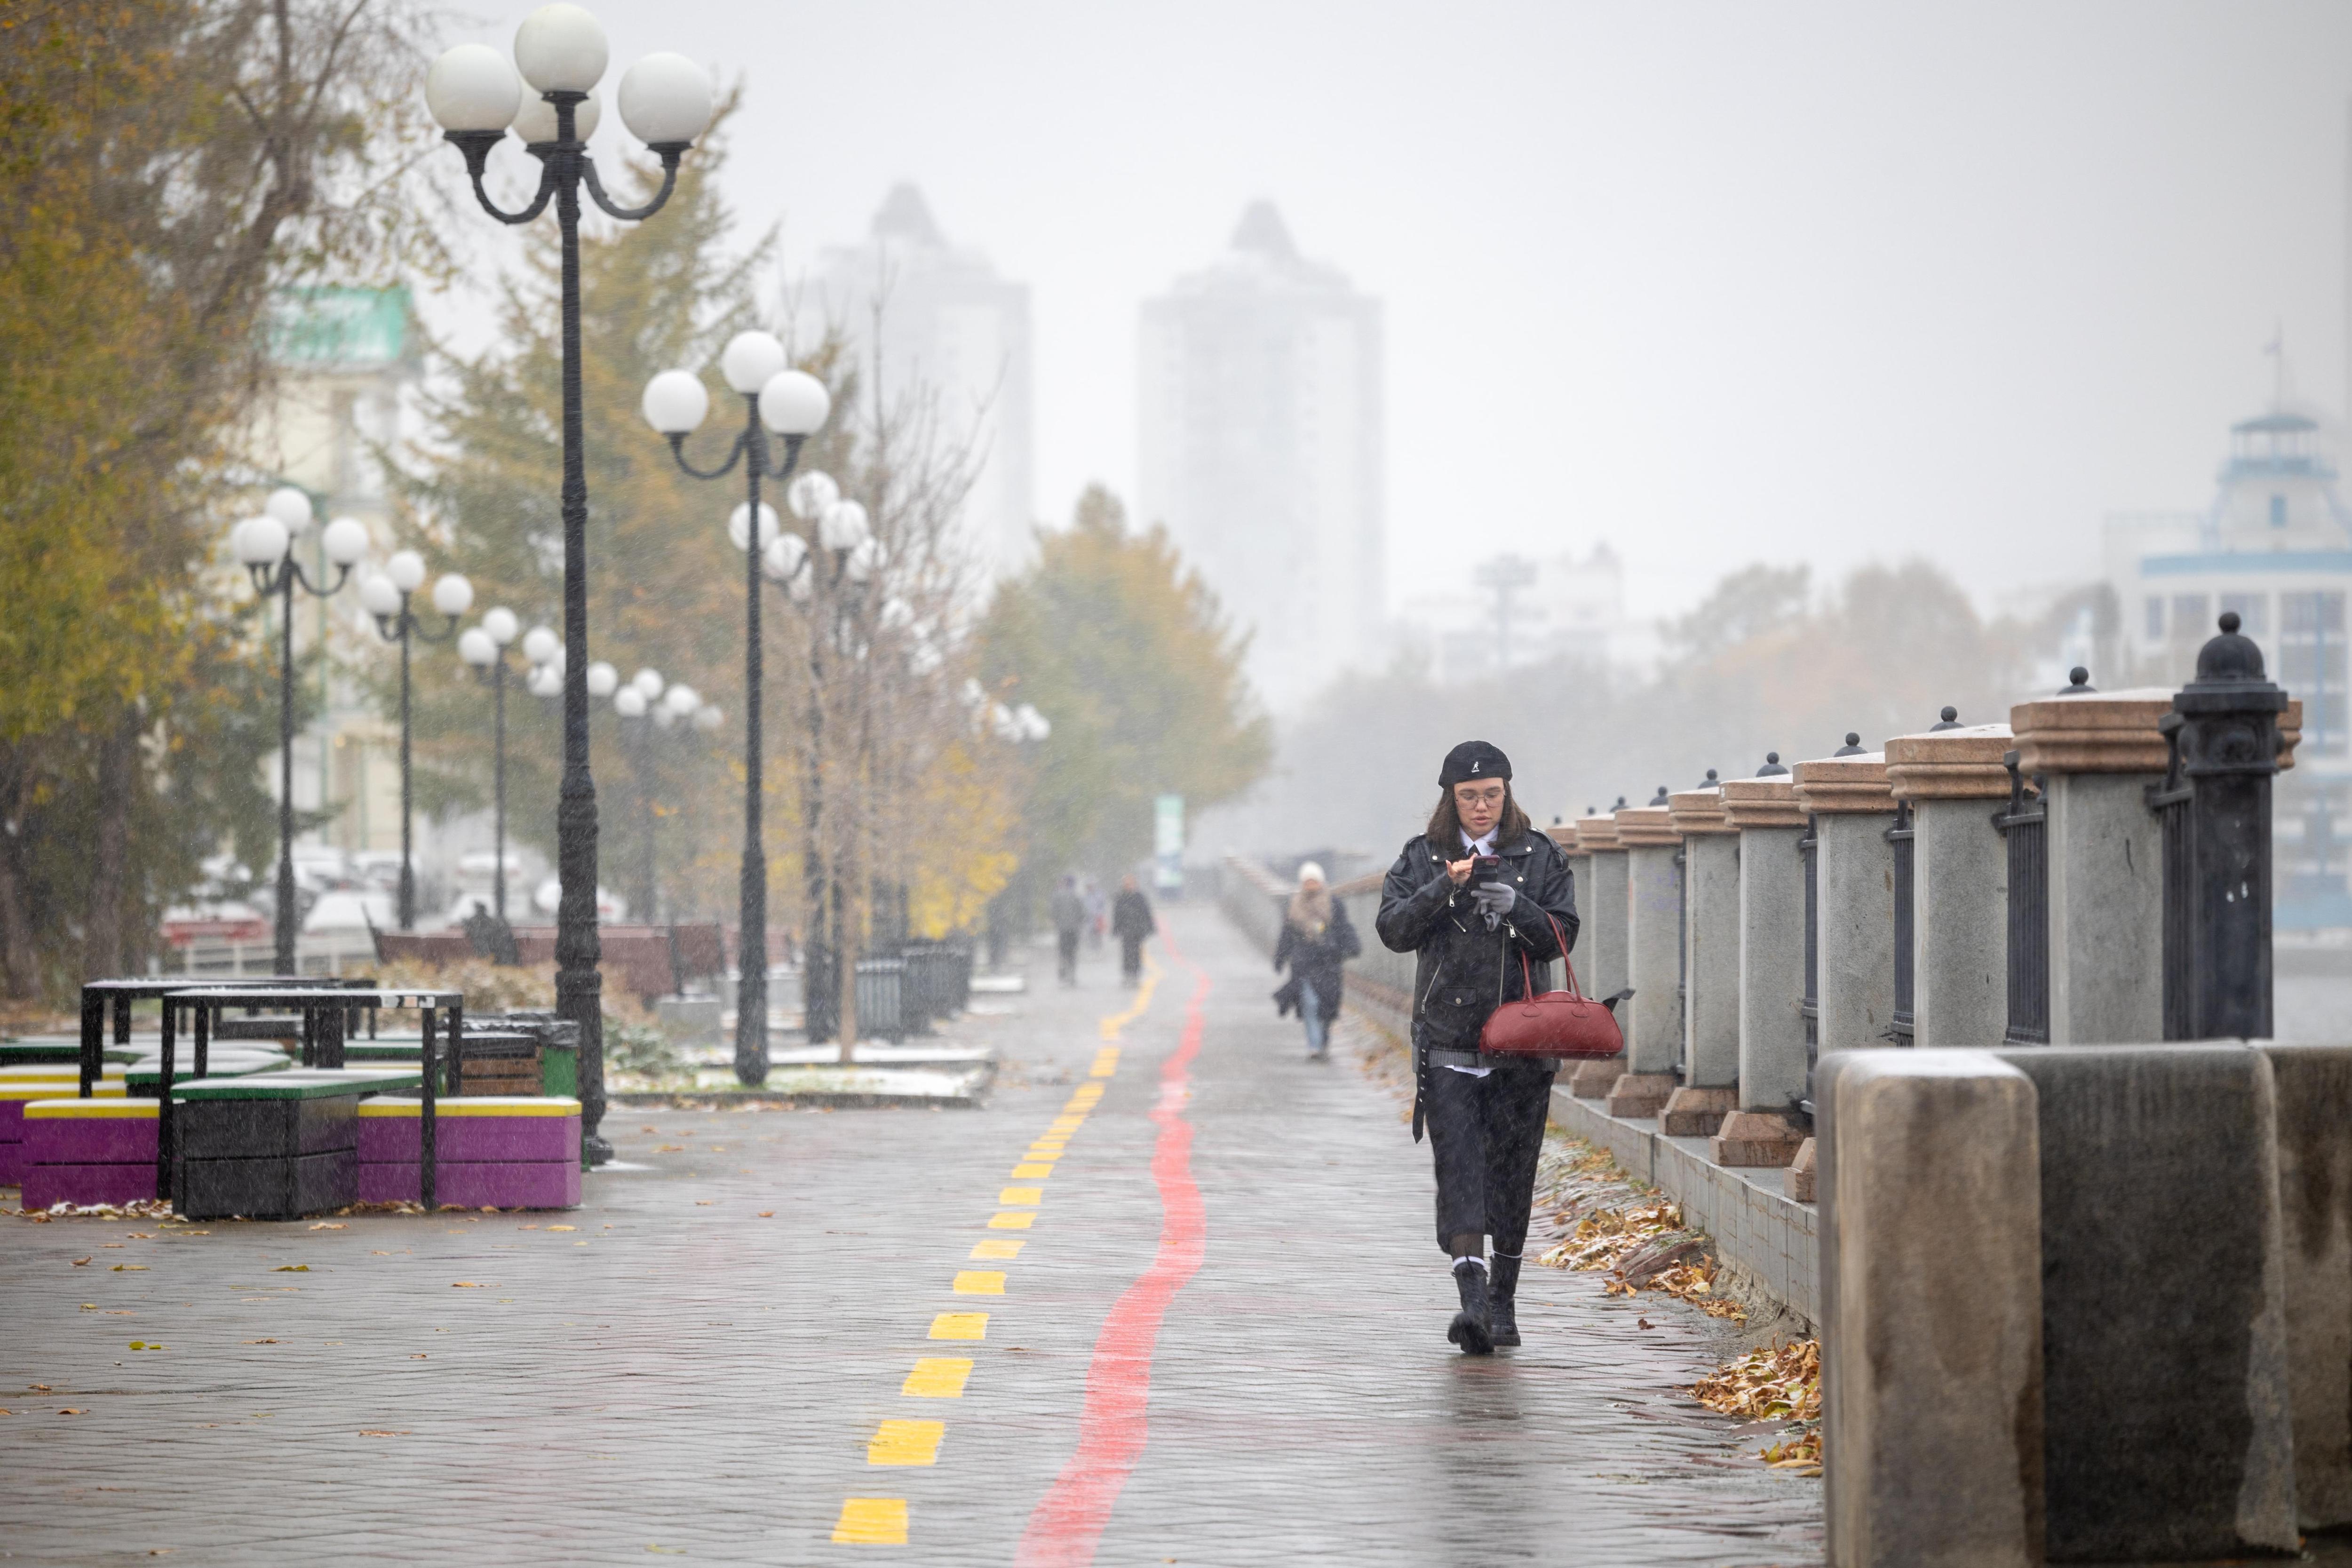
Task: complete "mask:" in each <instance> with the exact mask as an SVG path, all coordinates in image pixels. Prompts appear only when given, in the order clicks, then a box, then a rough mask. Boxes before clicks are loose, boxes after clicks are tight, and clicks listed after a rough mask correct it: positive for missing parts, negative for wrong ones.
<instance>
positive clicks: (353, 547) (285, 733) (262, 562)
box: [229, 486, 368, 974]
mask: <svg viewBox="0 0 2352 1568" xmlns="http://www.w3.org/2000/svg"><path fill="white" fill-rule="evenodd" d="M309 523H310V497H309V496H306V495H304V494H303V493H302V492H301V491H300V490H298V489H293V488H292V487H290V486H289V487H288V488H286V489H279V490H277V491H274V492H272V493H271V495H270V497H269V500H268V501H266V502H265V503H263V507H262V511H261V515H259V516H258V517H249V518H247V519H246V520H245V521H243V522H240V523H238V524H237V525H236V528H235V529H233V530H232V531H230V534H229V549H230V551H231V552H232V553H234V554H235V555H236V559H237V563H238V564H240V565H242V566H243V567H244V568H245V569H246V572H247V574H248V575H250V576H251V577H252V579H253V587H254V591H255V592H256V593H257V594H259V595H261V596H262V597H263V598H265V599H266V598H268V597H269V596H270V595H273V594H274V595H277V596H278V602H279V605H280V606H281V615H280V625H281V626H282V628H283V636H282V638H281V646H280V647H279V650H278V653H279V662H278V921H277V926H278V930H277V937H278V942H277V954H276V958H277V963H278V973H280V974H293V973H299V972H298V971H297V970H296V969H295V967H294V932H295V928H296V920H295V910H294V590H295V588H296V586H297V585H298V584H299V586H300V587H301V589H302V590H303V592H305V593H308V594H311V595H316V596H317V597H319V598H321V599H323V598H326V597H327V596H328V595H331V594H334V593H336V592H338V591H339V590H340V589H341V587H342V585H343V583H344V580H345V579H347V578H349V577H350V576H351V574H352V566H353V565H354V564H356V563H358V561H359V559H360V557H362V555H365V554H366V553H367V548H368V531H367V524H365V523H363V522H362V521H359V520H358V519H356V518H350V517H339V518H337V519H336V520H335V521H332V522H331V523H329V524H327V527H326V531H324V532H323V533H321V534H320V536H319V546H320V551H321V552H323V553H324V554H325V556H326V559H327V563H328V564H329V565H331V566H332V567H334V569H335V580H334V581H333V582H331V583H326V584H318V583H313V582H311V581H310V578H309V577H308V576H306V575H305V574H303V571H302V568H301V566H300V564H299V563H297V562H296V561H295V559H294V536H295V534H296V533H297V532H298V531H300V530H301V529H303V528H305V527H307V526H308V525H309ZM325 783H326V780H325V777H324V774H323V771H322V773H321V776H320V788H321V789H322V790H323V789H324V787H325Z"/></svg>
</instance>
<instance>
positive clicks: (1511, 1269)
mask: <svg viewBox="0 0 2352 1568" xmlns="http://www.w3.org/2000/svg"><path fill="white" fill-rule="evenodd" d="M1488 1267H1489V1268H1491V1269H1492V1270H1493V1278H1492V1279H1490V1280H1489V1282H1488V1284H1487V1286H1486V1313H1487V1321H1489V1322H1491V1323H1492V1324H1493V1325H1494V1336H1495V1343H1496V1346H1497V1347H1500V1346H1503V1345H1515V1344H1517V1343H1518V1342H1519V1320H1518V1313H1517V1305H1516V1303H1515V1302H1514V1300H1513V1297H1515V1296H1516V1295H1517V1292H1518V1289H1519V1260H1518V1259H1517V1258H1505V1257H1504V1256H1502V1255H1501V1254H1500V1253H1497V1254H1496V1255H1495V1258H1494V1260H1493V1262H1492V1263H1491V1264H1489V1265H1488Z"/></svg>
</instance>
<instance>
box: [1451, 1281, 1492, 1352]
mask: <svg viewBox="0 0 2352 1568" xmlns="http://www.w3.org/2000/svg"><path fill="white" fill-rule="evenodd" d="M1454 1285H1455V1287H1456V1288H1457V1289H1460V1290H1461V1292H1462V1310H1460V1311H1458V1312H1456V1313H1454V1321H1453V1323H1452V1324H1451V1325H1449V1326H1448V1327H1447V1329H1446V1331H1445V1337H1446V1338H1447V1339H1449V1340H1451V1341H1453V1342H1454V1343H1455V1344H1457V1345H1460V1346H1461V1347H1462V1353H1463V1354H1465V1355H1488V1354H1491V1353H1492V1352H1493V1351H1494V1349H1495V1333H1494V1330H1493V1328H1492V1327H1491V1326H1490V1324H1489V1322H1488V1320H1487V1316H1486V1269H1484V1268H1480V1267H1479V1266H1478V1265H1477V1264H1475V1263H1471V1262H1466V1261H1465V1262H1463V1263H1458V1264H1456V1265H1454Z"/></svg>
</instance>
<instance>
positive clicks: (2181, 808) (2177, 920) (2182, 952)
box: [2147, 713, 2197, 1040]
mask: <svg viewBox="0 0 2352 1568" xmlns="http://www.w3.org/2000/svg"><path fill="white" fill-rule="evenodd" d="M2180 725H2181V718H2180V715H2179V714H2178V713H2167V714H2166V715H2165V716H2164V717H2163V718H2161V719H2159V720H2158V721H2156V727H2157V728H2158V729H2159V730H2161V731H2164V752H2165V756H2164V782H2163V783H2162V784H2150V785H2148V786H2147V808H2148V809H2149V810H2150V811H2152V812H2154V813H2156V821H2157V831H2158V834H2159V835H2160V836H2161V837H2162V842H2163V846H2164V849H2163V869H2164V892H2163V895H2162V902H2163V905H2164V1037H2165V1038H2166V1039H2168V1040H2187V1039H2194V1038H2195V1037H2196V1027H2197V1026H2196V987H2195V984H2194V971H2193V969H2192V967H2191V960H2190V955H2189V922H2190V921H2193V920H2194V919H2195V918H2196V910H2195V908H2194V907H2193V904H2192V902H2191V898H2190V893H2191V888H2192V883H2191V878H2192V877H2193V876H2194V875H2195V865H2194V862H2193V860H2192V858H2191V857H2190V854H2189V849H2190V844H2189V826H2190V824H2191V822H2192V821H2193V820H2194V818H2193V817H2192V816H2190V814H2189V802H2190V801H2192V800H2194V799H2195V798H2196V791H2195V790H2193V789H2191V788H2190V787H2189V781H2188V779H2187V778H2185V777H2183V776H2182V774H2181V772H2180Z"/></svg>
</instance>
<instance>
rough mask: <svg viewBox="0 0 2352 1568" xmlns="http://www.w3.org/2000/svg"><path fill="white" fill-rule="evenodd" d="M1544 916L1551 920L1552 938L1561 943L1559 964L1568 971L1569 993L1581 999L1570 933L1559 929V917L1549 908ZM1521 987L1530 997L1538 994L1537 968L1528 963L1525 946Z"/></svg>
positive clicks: (1520, 976)
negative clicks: (1570, 952) (1569, 953)
mask: <svg viewBox="0 0 2352 1568" xmlns="http://www.w3.org/2000/svg"><path fill="white" fill-rule="evenodd" d="M1536 908H1538V909H1539V910H1541V909H1543V906H1542V905H1541V904H1538V905H1537V906H1536ZM1543 918H1544V919H1546V920H1548V921H1551V939H1552V941H1554V942H1558V943H1559V966H1560V967H1561V968H1562V969H1565V970H1567V971H1568V994H1570V996H1573V997H1576V998H1577V999H1578V1000H1580V1001H1581V1000H1583V998H1584V993H1583V992H1581V991H1579V990H1578V989H1577V988H1576V965H1575V964H1574V963H1572V962H1570V959H1569V956H1568V935H1567V933H1566V932H1564V931H1561V930H1560V929H1559V917H1557V916H1556V915H1554V914H1553V913H1552V912H1551V911H1550V910H1544V911H1543ZM1519 988H1520V990H1521V992H1522V993H1523V994H1526V995H1527V996H1528V997H1529V998H1533V997H1534V995H1535V994H1536V975H1535V970H1534V969H1533V968H1531V967H1530V966H1529V965H1528V954H1527V950H1526V949H1524V948H1522V949H1520V950H1519Z"/></svg>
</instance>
